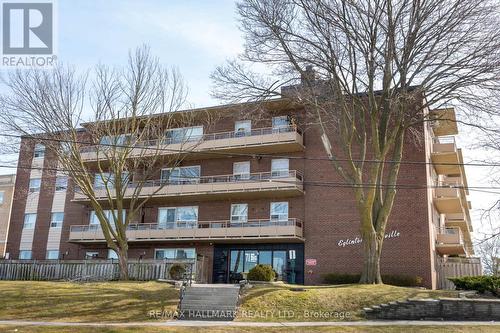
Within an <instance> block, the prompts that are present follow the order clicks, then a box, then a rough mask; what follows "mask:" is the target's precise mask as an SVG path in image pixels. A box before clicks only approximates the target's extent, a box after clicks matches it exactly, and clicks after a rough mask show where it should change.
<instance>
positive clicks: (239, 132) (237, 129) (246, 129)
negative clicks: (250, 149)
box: [234, 120, 252, 137]
mask: <svg viewBox="0 0 500 333" xmlns="http://www.w3.org/2000/svg"><path fill="white" fill-rule="evenodd" d="M234 133H235V136H236V137H241V136H248V135H251V134H252V121H250V120H240V121H237V122H235V123H234Z"/></svg>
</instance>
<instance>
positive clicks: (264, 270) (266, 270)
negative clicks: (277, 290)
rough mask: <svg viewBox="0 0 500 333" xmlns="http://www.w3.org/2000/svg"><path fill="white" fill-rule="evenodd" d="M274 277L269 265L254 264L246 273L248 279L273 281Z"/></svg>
mask: <svg viewBox="0 0 500 333" xmlns="http://www.w3.org/2000/svg"><path fill="white" fill-rule="evenodd" d="M275 277H276V273H275V272H274V270H273V268H272V266H271V265H261V264H259V265H256V266H255V267H254V268H252V269H251V270H250V271H249V272H248V275H247V279H248V280H253V281H273V280H274V278H275Z"/></svg>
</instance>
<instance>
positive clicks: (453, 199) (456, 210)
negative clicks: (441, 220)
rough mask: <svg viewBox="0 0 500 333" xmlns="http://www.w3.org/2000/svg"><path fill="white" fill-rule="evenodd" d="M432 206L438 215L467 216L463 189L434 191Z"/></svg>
mask: <svg viewBox="0 0 500 333" xmlns="http://www.w3.org/2000/svg"><path fill="white" fill-rule="evenodd" d="M441 186H442V185H441ZM434 205H435V206H436V209H437V211H438V212H439V213H440V214H468V210H469V202H468V201H467V200H466V198H465V190H464V189H463V187H438V188H436V189H434Z"/></svg>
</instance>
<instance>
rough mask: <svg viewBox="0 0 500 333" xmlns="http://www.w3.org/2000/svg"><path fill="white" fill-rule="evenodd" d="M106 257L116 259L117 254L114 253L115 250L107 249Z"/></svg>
mask: <svg viewBox="0 0 500 333" xmlns="http://www.w3.org/2000/svg"><path fill="white" fill-rule="evenodd" d="M108 259H118V254H116V252H115V250H113V249H108Z"/></svg>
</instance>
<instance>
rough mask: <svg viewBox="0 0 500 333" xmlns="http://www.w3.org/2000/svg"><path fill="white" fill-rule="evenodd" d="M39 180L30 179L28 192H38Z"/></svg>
mask: <svg viewBox="0 0 500 333" xmlns="http://www.w3.org/2000/svg"><path fill="white" fill-rule="evenodd" d="M40 185H41V179H40V178H32V179H30V185H29V186H30V187H29V191H30V192H32V193H33V192H40Z"/></svg>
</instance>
